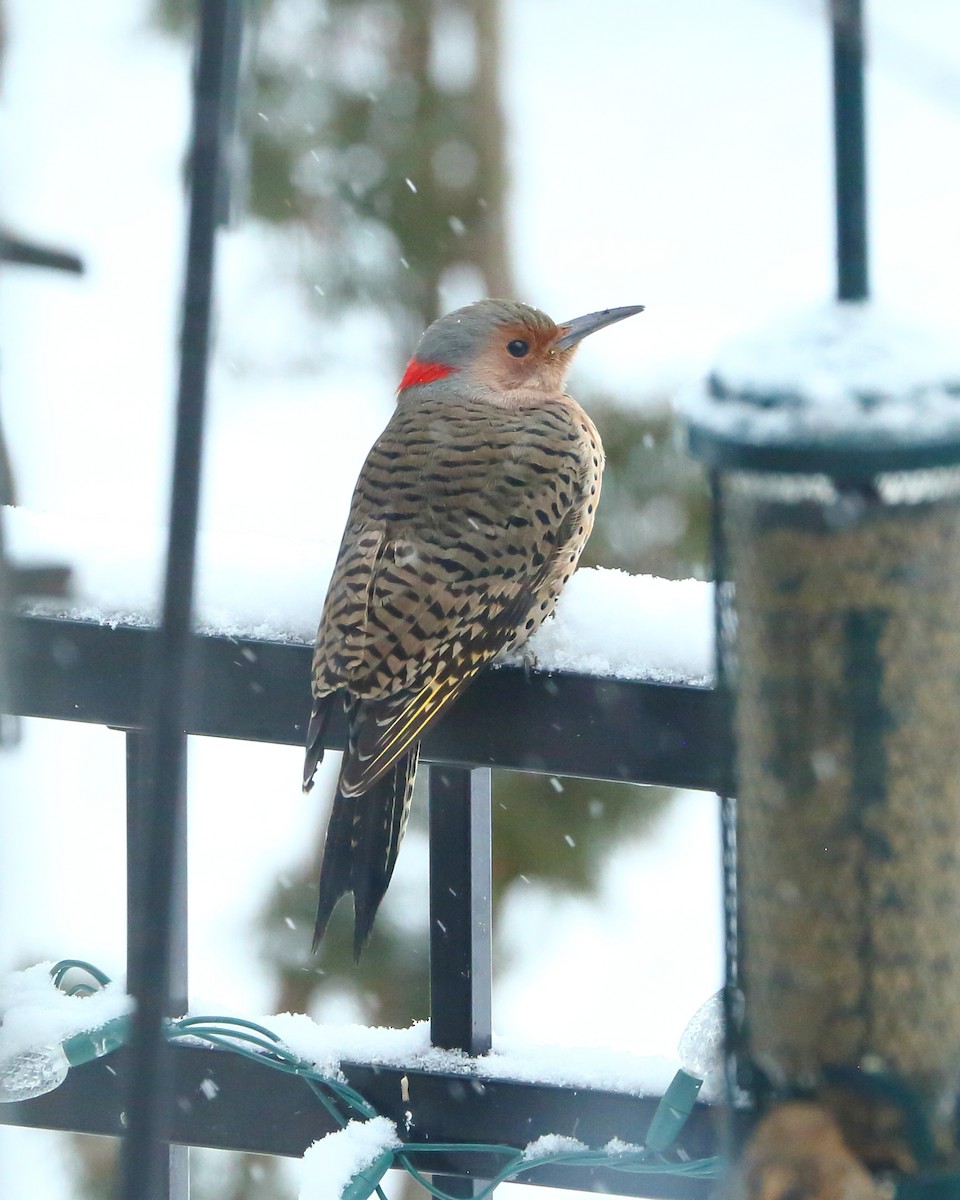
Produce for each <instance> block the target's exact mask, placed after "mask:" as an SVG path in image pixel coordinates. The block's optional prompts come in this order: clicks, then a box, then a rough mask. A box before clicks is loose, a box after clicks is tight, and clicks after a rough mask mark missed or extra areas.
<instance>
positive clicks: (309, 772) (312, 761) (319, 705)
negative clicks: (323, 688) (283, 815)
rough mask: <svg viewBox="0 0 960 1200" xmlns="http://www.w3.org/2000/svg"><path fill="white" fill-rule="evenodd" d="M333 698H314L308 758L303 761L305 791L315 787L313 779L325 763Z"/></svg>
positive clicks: (308, 740) (309, 730)
mask: <svg viewBox="0 0 960 1200" xmlns="http://www.w3.org/2000/svg"><path fill="white" fill-rule="evenodd" d="M332 704H333V696H332V695H328V696H319V697H314V701H313V708H312V709H311V711H310V724H309V725H308V726H307V756H306V758H305V759H304V760H303V790H304V791H305V792H309V791H310V789H311V788H312V787H313V777H314V775H315V774H316V773H317V767H318V766H319V765H320V763H322V762H323V735H324V734H325V733H326V731H327V721H328V720H329V719H330V708H331V706H332Z"/></svg>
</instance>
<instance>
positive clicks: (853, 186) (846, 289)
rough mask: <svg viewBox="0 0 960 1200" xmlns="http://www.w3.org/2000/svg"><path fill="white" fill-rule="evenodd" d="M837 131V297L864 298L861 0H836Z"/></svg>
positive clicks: (833, 4)
mask: <svg viewBox="0 0 960 1200" xmlns="http://www.w3.org/2000/svg"><path fill="white" fill-rule="evenodd" d="M831 15H832V26H833V135H834V155H835V164H836V205H837V299H838V300H865V299H866V298H867V295H868V292H869V290H870V289H869V280H868V273H867V182H866V181H867V166H866V138H865V132H864V103H863V12H862V7H861V0H831Z"/></svg>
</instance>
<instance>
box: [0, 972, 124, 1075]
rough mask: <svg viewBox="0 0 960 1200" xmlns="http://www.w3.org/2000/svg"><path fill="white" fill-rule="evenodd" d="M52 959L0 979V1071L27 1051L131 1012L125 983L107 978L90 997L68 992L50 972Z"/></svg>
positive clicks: (55, 1044)
mask: <svg viewBox="0 0 960 1200" xmlns="http://www.w3.org/2000/svg"><path fill="white" fill-rule="evenodd" d="M52 967H53V963H50V962H44V963H37V965H36V966H33V967H28V968H27V969H26V970H25V971H18V972H16V973H15V974H13V975H7V976H5V977H4V978H0V1020H2V1024H0V1071H2V1069H3V1064H4V1063H6V1062H9V1061H10V1060H11V1059H12V1058H14V1057H15V1056H16V1055H18V1054H22V1053H24V1052H25V1051H27V1050H31V1049H34V1048H39V1047H44V1046H57V1045H60V1043H62V1042H63V1041H65V1040H66V1039H67V1038H68V1037H72V1036H73V1035H74V1034H75V1033H85V1032H87V1031H88V1030H90V1029H98V1028H99V1027H100V1026H101V1025H105V1024H106V1023H107V1021H110V1020H112V1019H113V1018H114V1017H119V1016H123V1015H124V1014H125V1013H128V1012H130V1010H131V1008H132V1006H133V1005H132V1001H131V1000H130V997H129V996H127V995H125V994H124V992H123V987H122V985H120V984H117V983H109V984H107V985H106V987H104V988H102V989H100V990H98V991H97V992H95V993H94V994H93V995H92V996H68V995H67V994H66V992H63V991H61V990H60V989H59V988H58V987H56V985H55V984H54V982H53V979H52V978H51V977H50V970H51V968H52Z"/></svg>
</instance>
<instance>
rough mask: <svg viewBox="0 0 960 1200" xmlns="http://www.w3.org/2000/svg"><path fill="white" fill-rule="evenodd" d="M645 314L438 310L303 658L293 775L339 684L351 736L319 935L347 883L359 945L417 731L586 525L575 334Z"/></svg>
mask: <svg viewBox="0 0 960 1200" xmlns="http://www.w3.org/2000/svg"><path fill="white" fill-rule="evenodd" d="M641 311H642V305H634V306H631V307H628V308H611V309H606V310H604V311H603V312H595V313H589V314H588V315H587V316H583V317H578V318H577V319H576V320H573V321H564V322H562V323H560V324H556V323H555V322H553V321H552V320H551V319H550V318H549V317H548V316H546V315H545V314H544V313H542V312H540V311H539V310H537V309H535V308H531V307H530V306H529V305H526V304H519V303H515V302H513V301H509V300H481V301H479V302H478V303H476V304H470V305H468V306H467V307H466V308H461V309H458V310H457V311H456V312H452V313H449V314H448V315H447V316H444V317H441V318H440V319H439V320H437V321H435V322H434V323H433V324H432V325H431V326H430V327H429V329H427V331H426V332H425V333H424V334H423V336H422V337H421V339H420V343H419V345H418V346H417V349H416V351H415V353H414V356H413V358H411V359H410V362H409V363H408V365H407V369H406V371H405V373H404V376H403V378H402V379H401V381H400V386H399V389H398V395H397V407H396V410H395V412H394V414H393V416H392V418H391V419H390V422H389V424H388V425H387V427H386V429H385V430H384V431H383V433H382V434H381V435H380V437H379V438H378V440H377V442H376V444H375V445H374V447H373V449H372V450H371V451H370V453H369V455H368V456H367V460H366V462H365V463H364V465H363V469H362V470H361V472H360V478H359V479H358V481H357V485H356V489H355V491H354V494H353V501H352V504H351V508H350V516H349V518H348V520H347V527H346V530H345V532H344V535H343V541H342V543H341V545H340V552H339V556H338V558H337V563H336V566H335V568H334V571H333V576H332V578H331V581H330V587H329V590H328V592H327V597H326V601H325V603H324V608H323V615H322V617H321V620H320V629H319V632H318V634H317V644H316V649H315V652H314V656H313V671H312V674H313V695H314V702H313V711H312V713H311V716H310V724H309V728H308V731H307V753H306V762H305V764H304V772H303V786H304V790H305V791H309V789H310V787H311V786H312V783H313V776H314V772H315V771H316V768H317V764H318V763H319V762H320V760H321V759H322V758H323V751H324V744H323V743H324V733H325V729H326V726H327V722H328V718H329V715H330V712H331V710H332V708H333V706H334V704H335V703H337V701H336V700H335V696H336V694H337V693H340V694H341V695H342V702H343V704H344V706H345V709H346V718H347V729H348V736H347V747H346V750H345V751H344V755H343V764H342V766H341V768H340V779H339V783H338V786H337V794H336V798H335V800H334V805H333V811H332V813H331V816H330V820H329V823H328V826H327V832H326V840H325V843H324V849H323V864H322V867H321V873H320V899H319V905H318V909H317V923H316V931H315V934H314V949H316V947H317V945H318V943H319V941H320V939H321V938H322V937H323V933H324V930H325V929H326V926H327V922H328V920H329V918H330V914H331V913H332V911H333V909H334V906H335V905H336V903H337V901H338V900H339V899H340V898H341V897H342V896H344V895H346V893H347V892H352V893H353V903H354V954H355V956H356V957H358V958H359V955H360V952H361V950H362V949H363V946H364V944H365V942H366V940H367V938H368V936H369V934H370V930H371V928H372V926H373V920H374V917H375V915H376V912H377V908H378V907H379V905H380V901H381V900H382V899H383V896H384V893H385V892H386V890H387V885H388V884H389V882H390V877H391V875H392V874H393V868H394V864H395V862H396V858H397V851H398V849H399V846H400V840H401V838H402V837H403V832H404V829H405V827H406V823H407V816H408V813H409V810H410V795H411V791H412V788H413V777H414V773H415V771H416V767H417V756H418V754H419V750H420V739H421V738H422V737H423V735H424V733H425V732H426V731H427V729H428V728H429V727H430V726H431V725H432V724H433V723H434V721H435V720H436V719H437V718H438V717H439V716H440V714H441V713H442V712H443V711H444V710H445V709H446V708H447V706H448V705H449V704H450V703H451V702H452V701H453V700H455V699H456V697H457V696H458V695H460V693H461V692H462V691H463V689H464V688H465V687H466V686H467V685H468V684H469V683H470V681H471V680H472V679H473V677H474V676H475V675H476V674H477V672H478V671H479V670H480V669H481V668H482V667H484V666H485V665H486V664H487V663H489V662H491V661H492V660H493V659H495V658H496V657H497V656H498V655H500V654H502V653H503V652H505V651H510V650H514V649H516V648H517V647H519V646H521V645H522V644H523V643H524V642H525V641H526V640H527V639H528V638H529V637H530V635H531V634H532V633H533V632H534V631H535V630H536V629H537V628H538V627H539V626H540V625H541V624H542V623H543V621H544V620H546V618H547V617H548V616H550V614H551V613H552V611H553V608H554V605H555V604H556V601H557V597H558V596H559V594H560V591H561V589H562V588H563V585H564V584H565V583H566V582H567V580H568V579H569V578H570V575H571V574H572V573H573V571H574V569H575V567H576V565H577V560H578V559H579V557H580V553H581V551H582V550H583V547H584V545H585V543H586V541H587V538H588V537H589V536H590V530H591V528H592V526H593V520H594V515H595V513H596V505H597V499H598V497H599V495H600V479H601V475H602V473H603V447H602V445H601V442H600V435H599V434H598V433H597V430H596V429H595V427H594V425H593V422H592V421H591V420H590V418H589V417H588V416H587V414H586V413H585V412H584V411H583V409H582V408H581V407H580V406H579V405H578V404H577V402H576V401H575V400H573V399H572V398H571V397H570V396H568V395H567V394H566V392H565V391H564V380H565V378H566V375H567V371H568V369H569V367H570V361H571V359H572V358H573V355H574V352H575V350H576V347H577V345H578V343H579V342H580V341H581V340H582V339H583V338H584V337H586V336H587V335H588V334H590V333H594V332H595V331H596V330H598V329H603V328H604V327H605V326H607V325H611V324H613V322H615V321H621V320H623V319H624V318H625V317H630V316H633V314H634V313H638V312H641Z"/></svg>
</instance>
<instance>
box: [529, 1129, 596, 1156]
mask: <svg viewBox="0 0 960 1200" xmlns="http://www.w3.org/2000/svg"><path fill="white" fill-rule="evenodd" d="M589 1149H590V1147H589V1146H588V1145H587V1144H586V1142H581V1141H580V1139H579V1138H575V1137H567V1136H566V1135H565V1134H562V1133H545V1134H543V1135H542V1136H541V1137H538V1138H537V1140H536V1141H535V1142H528V1143H527V1145H526V1146H524V1148H523V1157H524V1159H525V1160H526V1161H527V1162H529V1160H530V1159H532V1158H541V1157H542V1156H543V1155H545V1154H550V1155H553V1154H579V1153H580V1151H581V1150H589Z"/></svg>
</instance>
